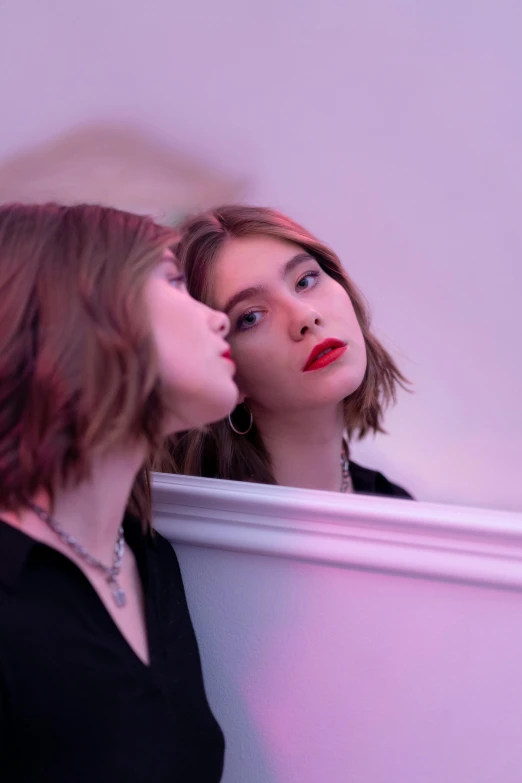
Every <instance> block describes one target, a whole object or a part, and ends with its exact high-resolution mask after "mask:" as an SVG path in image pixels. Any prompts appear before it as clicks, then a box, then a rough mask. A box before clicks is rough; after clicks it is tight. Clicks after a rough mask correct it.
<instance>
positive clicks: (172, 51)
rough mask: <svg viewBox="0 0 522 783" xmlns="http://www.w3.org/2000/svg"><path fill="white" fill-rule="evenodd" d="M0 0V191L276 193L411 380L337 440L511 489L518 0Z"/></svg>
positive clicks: (496, 501)
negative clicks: (59, 0)
mask: <svg viewBox="0 0 522 783" xmlns="http://www.w3.org/2000/svg"><path fill="white" fill-rule="evenodd" d="M1 13H2V18H3V22H2V29H3V30H4V31H8V32H9V35H7V33H6V35H5V36H4V39H5V40H4V42H3V45H2V47H1V51H0V68H1V69H2V72H3V73H8V72H9V73H10V77H9V80H5V81H4V83H3V86H2V101H3V106H2V108H3V111H2V116H3V117H4V122H3V124H2V134H1V137H0V198H1V199H2V200H7V199H13V198H20V199H24V198H33V197H34V196H35V195H37V196H38V197H46V198H50V197H52V198H60V199H65V200H67V199H68V198H69V199H72V200H78V199H92V200H102V201H103V202H105V203H113V204H114V205H115V206H120V207H124V208H127V209H134V210H137V211H147V212H152V213H153V214H155V215H156V216H157V217H158V219H165V220H169V221H170V220H174V219H177V218H178V217H179V216H180V215H183V214H185V213H186V212H188V211H191V210H193V209H195V208H207V207H211V206H214V205H216V204H219V203H222V202H223V201H225V202H230V201H234V202H242V203H249V204H260V205H269V206H272V207H274V208H276V209H278V210H281V211H282V212H283V213H286V214H288V215H289V216H290V217H292V218H293V219H294V220H296V221H298V222H299V223H301V224H303V225H304V226H305V227H306V228H307V229H308V230H309V231H310V232H311V233H312V234H314V235H315V236H317V237H319V238H320V239H321V240H322V241H324V242H325V243H326V244H327V245H328V246H329V247H331V248H333V249H334V251H335V253H336V254H337V255H338V257H339V258H340V259H341V261H342V263H343V266H344V268H345V270H346V271H347V273H348V274H349V276H350V278H351V279H352V280H353V281H354V282H355V283H356V284H357V286H358V287H359V288H360V290H361V291H362V293H363V294H364V296H365V297H366V299H367V300H368V303H369V309H370V311H371V314H372V328H373V330H374V332H375V334H376V336H377V337H378V339H379V340H380V342H381V343H382V344H383V345H384V346H385V347H386V349H387V350H388V351H389V352H390V354H391V356H392V357H393V359H394V360H395V361H396V363H397V365H398V367H399V368H400V370H401V372H403V373H404V375H405V376H406V377H407V378H408V379H409V380H410V381H411V383H412V391H413V393H412V394H408V393H405V392H403V391H402V390H400V389H399V394H398V400H397V405H396V406H395V407H394V408H392V409H390V410H389V411H388V412H387V414H386V417H385V426H386V429H387V430H388V434H387V435H384V434H379V435H377V436H376V437H375V438H372V437H368V438H366V439H365V440H363V441H361V442H358V441H353V442H352V443H351V447H350V448H351V455H352V457H353V459H354V460H355V461H356V462H357V463H360V464H362V465H363V466H366V467H368V468H371V469H375V470H379V471H382V472H383V473H384V474H385V475H386V476H387V477H388V478H389V479H390V480H391V481H393V482H396V483H397V484H399V485H401V486H404V487H406V488H407V489H408V490H409V491H410V492H411V493H412V494H413V495H414V496H415V497H416V498H417V499H419V500H424V501H435V502H440V503H451V504H465V505H471V506H482V507H494V508H499V509H505V510H522V482H521V481H520V469H521V466H522V445H521V443H522V437H521V436H522V406H521V404H520V399H521V392H522V374H521V370H520V366H519V365H520V360H519V356H520V347H519V341H520V331H521V330H520V324H519V309H520V302H519V300H520V294H521V291H522V265H521V264H520V258H521V257H522V224H521V221H520V214H519V213H520V203H521V195H522V194H521V192H520V190H521V185H520V182H521V180H520V176H518V174H517V172H519V169H520V149H521V148H520V128H521V122H522V104H521V102H520V101H517V100H513V98H514V96H515V95H518V89H519V88H518V85H517V81H516V78H515V76H516V74H517V73H518V71H519V70H520V64H521V62H520V60H521V55H520V47H519V41H518V37H517V35H515V31H516V30H519V29H520V23H521V21H522V20H521V19H520V10H519V8H518V7H515V5H514V4H513V3H508V2H507V0H500V1H499V2H493V0H487V1H486V2H485V3H482V4H480V6H478V5H477V4H469V7H468V6H462V7H460V8H459V9H456V8H455V6H454V4H451V3H442V4H441V3H440V2H435V1H434V0H430V2H427V3H423V4H420V5H419V4H404V3H399V2H392V3H385V2H379V3H377V4H375V3H373V4H366V3H362V4H358V5H357V4H356V5H354V6H350V7H349V8H348V7H347V6H344V5H343V4H339V3H337V4H327V6H326V7H323V6H321V8H320V9H319V7H318V6H317V5H316V4H313V3H308V4H305V5H304V6H303V5H299V6H298V5H297V4H295V3H285V2H284V0H283V5H281V4H278V6H277V9H276V7H275V6H274V8H273V9H272V7H271V6H267V7H266V9H264V11H263V15H262V18H261V17H259V18H258V17H255V18H254V17H250V16H249V13H247V12H243V11H242V10H241V9H240V8H239V7H236V6H235V5H234V7H232V6H227V5H226V7H225V8H224V7H223V6H219V7H218V6H215V5H213V4H212V3H207V4H205V12H204V13H202V14H200V13H199V11H198V10H196V9H189V8H187V9H185V10H184V12H183V13H182V14H180V13H179V9H176V8H175V7H174V6H172V5H171V4H168V3H166V2H163V1H162V0H157V2H154V3H153V7H152V8H151V7H150V4H149V5H147V6H146V7H142V6H140V5H138V6H134V7H133V8H126V9H125V19H124V20H123V19H122V18H121V16H119V15H116V14H115V15H108V16H107V15H104V16H103V24H101V21H102V20H101V17H98V15H97V12H96V11H95V9H92V8H89V7H87V6H85V7H84V8H83V9H75V15H74V17H73V15H71V14H69V13H64V14H62V15H60V16H59V15H57V14H54V15H53V18H52V23H51V21H50V20H49V16H48V13H47V9H46V8H45V7H44V5H42V6H41V7H40V6H38V5H37V4H34V7H32V9H31V24H30V27H29V29H28V26H27V14H26V11H25V10H24V6H23V4H19V5H16V4H10V5H9V7H8V9H4V10H3V11H2V12H1ZM78 14H79V17H78V16H77V15H78ZM464 19H465V23H464V21H463V20H464ZM151 20H153V21H154V23H153V24H152V21H151ZM123 25H124V27H125V35H124V36H123V35H122V26H123ZM78 26H81V29H82V30H83V35H82V36H78V35H77V29H78ZM102 29H103V38H102V37H101V32H100V31H101V30H102ZM44 33H45V40H46V45H45V52H46V54H45V57H40V56H39V55H38V52H41V51H42V40H43V38H42V36H43V35H44ZM173 33H174V34H173ZM73 40H74V46H73V47H72V46H67V45H65V43H64V42H67V41H73ZM107 42H110V45H107ZM14 62H16V63H17V67H16V68H12V63H14ZM93 123H94V124H93ZM136 129H138V130H136Z"/></svg>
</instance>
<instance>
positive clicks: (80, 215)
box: [0, 204, 177, 526]
mask: <svg viewBox="0 0 522 783" xmlns="http://www.w3.org/2000/svg"><path fill="white" fill-rule="evenodd" d="M176 238H177V234H176V233H175V232H174V231H173V230H172V229H169V228H164V227H160V226H158V225H156V224H155V223H154V222H153V221H152V220H150V219H149V218H146V217H139V216H137V215H132V214H129V213H126V212H121V211H119V210H116V209H111V208H106V207H100V206H95V205H79V206H70V207H67V206H60V205H58V204H39V205H22V204H9V205H3V206H0V508H3V509H6V510H10V511H16V510H18V509H19V508H21V507H23V506H24V505H25V504H26V503H27V502H28V501H29V500H30V499H31V498H32V497H33V496H34V495H35V494H36V493H37V492H38V491H40V490H45V491H46V492H47V493H48V495H49V497H50V500H51V504H52V502H53V498H54V495H55V492H56V489H57V488H58V487H60V486H64V485H65V484H68V485H75V484H77V483H79V482H80V481H82V480H84V479H85V478H88V476H89V474H90V469H91V465H92V460H93V457H94V456H95V454H98V453H100V452H103V451H107V450H108V449H110V448H111V447H113V446H114V445H117V444H121V443H122V442H126V441H128V440H129V439H132V438H143V437H144V438H145V439H146V441H147V443H148V445H149V446H150V449H151V451H153V450H155V449H157V448H158V447H159V446H160V444H161V442H162V433H161V427H162V420H163V417H164V407H165V403H164V400H163V395H162V389H161V386H160V382H159V377H158V369H157V358H156V354H155V347H154V344H153V340H152V336H151V333H150V327H149V319H148V314H147V312H146V308H145V305H144V301H143V296H142V289H143V285H144V282H145V280H146V278H147V276H148V273H149V272H150V270H151V269H152V268H154V266H155V265H156V264H157V263H158V262H159V261H160V260H161V257H162V255H163V252H164V251H165V249H167V248H170V247H173V246H174V244H175V241H176ZM130 509H131V510H132V511H134V512H135V513H137V514H139V515H140V517H141V519H142V521H143V523H144V526H147V525H148V524H149V523H150V516H151V502H150V481H149V475H148V472H147V471H146V470H144V471H143V472H142V473H141V474H140V476H139V478H138V480H137V482H136V485H135V487H134V490H133V495H132V498H131V501H130Z"/></svg>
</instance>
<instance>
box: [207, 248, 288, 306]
mask: <svg viewBox="0 0 522 783" xmlns="http://www.w3.org/2000/svg"><path fill="white" fill-rule="evenodd" d="M299 250H301V248H300V247H299V246H298V245H295V244H293V242H287V241H285V240H282V239H275V238H274V237H266V236H259V237H257V236H256V237H242V238H239V239H236V238H234V239H230V240H228V242H226V243H225V245H224V246H223V247H222V249H221V250H220V252H219V255H218V257H217V259H216V263H215V266H214V274H213V281H212V282H213V297H212V298H213V300H214V305H215V307H217V308H218V309H221V308H222V307H223V306H224V304H225V302H226V301H227V299H228V298H229V297H230V296H231V295H232V294H234V293H235V292H236V291H239V290H241V289H243V288H250V287H254V286H267V285H269V284H270V283H271V282H273V281H274V280H276V279H277V280H279V279H280V274H281V269H282V267H284V265H285V263H286V262H287V261H289V260H290V259H291V258H292V257H293V256H295V254H296V252H297V251H299Z"/></svg>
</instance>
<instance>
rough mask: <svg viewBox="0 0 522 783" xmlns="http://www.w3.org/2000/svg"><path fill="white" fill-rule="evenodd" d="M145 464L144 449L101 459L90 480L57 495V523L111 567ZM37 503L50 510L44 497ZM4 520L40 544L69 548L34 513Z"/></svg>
mask: <svg viewBox="0 0 522 783" xmlns="http://www.w3.org/2000/svg"><path fill="white" fill-rule="evenodd" d="M143 460H144V453H143V449H142V448H141V447H136V448H134V449H133V448H132V447H131V448H129V449H122V450H121V451H117V452H113V453H111V454H110V455H107V456H105V457H99V458H98V459H97V460H96V461H95V463H94V465H93V470H92V475H91V478H90V480H88V481H84V482H82V483H81V484H80V485H78V486H75V487H73V488H65V489H60V490H58V491H57V492H56V497H55V504H54V509H53V512H52V516H53V519H55V520H56V521H57V522H58V523H59V524H60V526H61V527H62V528H63V529H64V530H65V532H66V533H69V534H70V535H71V536H73V537H74V538H75V539H76V540H77V541H78V542H79V543H80V544H82V545H83V546H84V547H85V548H86V549H87V551H88V552H89V554H90V555H92V556H93V557H95V558H97V559H98V560H100V561H101V562H103V563H106V564H107V565H109V564H110V563H111V561H112V557H113V552H114V544H115V541H116V539H117V537H118V530H119V528H120V525H121V523H122V520H123V517H124V514H125V508H126V506H127V502H128V499H129V495H130V492H131V490H132V485H133V483H134V479H135V477H136V473H137V472H138V470H139V469H140V466H141V464H142V462H143ZM34 502H35V503H36V504H38V505H40V506H42V507H43V508H45V509H46V510H48V502H47V499H46V497H45V496H44V495H43V494H40V495H38V496H36V497H35V498H34ZM2 518H4V519H6V521H7V522H10V523H11V524H16V526H17V527H19V528H20V529H21V530H23V531H24V532H25V533H27V534H28V535H31V536H33V537H34V538H36V539H38V540H39V541H43V542H44V543H48V544H50V545H51V546H57V548H60V549H63V548H66V547H67V545H66V544H63V545H61V544H60V542H59V539H58V537H57V535H56V533H55V532H54V531H53V530H51V529H50V528H49V527H48V526H47V524H46V523H45V522H43V521H42V520H41V519H40V518H39V517H38V516H37V515H36V514H35V513H34V512H32V511H30V510H27V509H24V510H22V511H21V512H20V513H19V514H17V515H15V514H9V513H5V514H4V513H2Z"/></svg>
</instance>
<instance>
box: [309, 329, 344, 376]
mask: <svg viewBox="0 0 522 783" xmlns="http://www.w3.org/2000/svg"><path fill="white" fill-rule="evenodd" d="M347 347H348V346H347V345H346V343H343V341H342V340H335V339H334V338H333V337H329V338H328V339H327V340H323V341H322V343H318V344H317V345H316V346H315V348H313V349H312V352H311V354H310V356H309V357H308V359H307V360H306V364H305V366H304V367H303V372H310V370H321V369H322V368H323V367H326V366H327V365H328V364H331V363H332V362H335V361H336V360H337V359H339V358H340V357H341V356H342V355H343V353H344V352H345V351H346V349H347Z"/></svg>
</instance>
